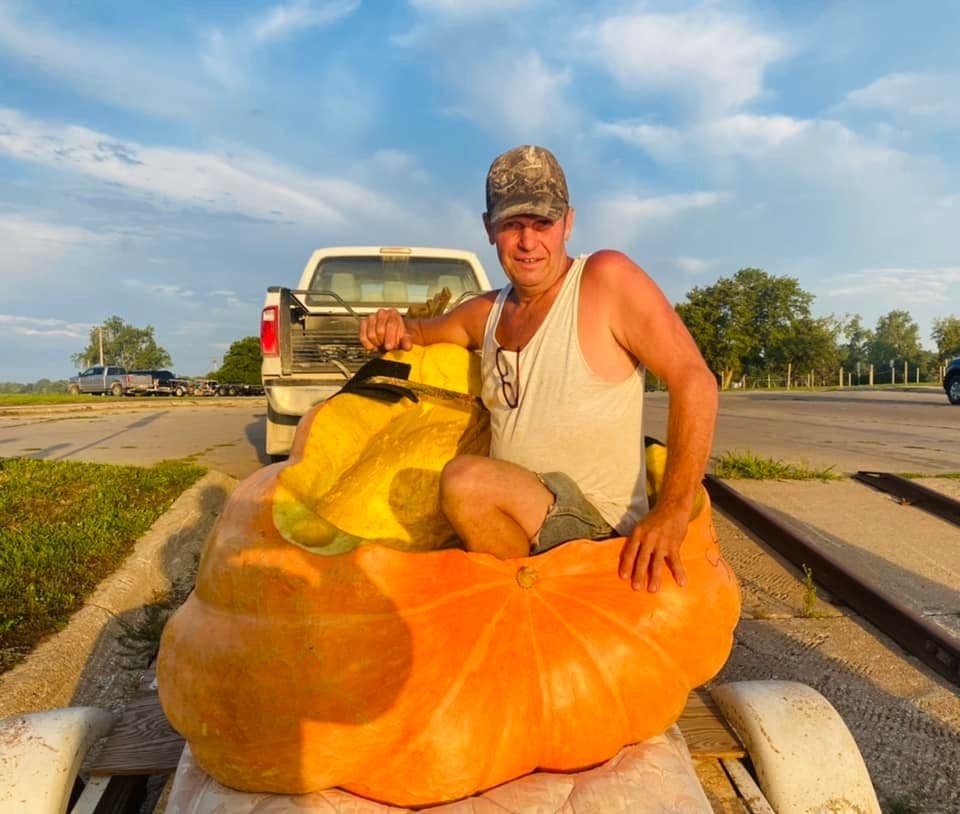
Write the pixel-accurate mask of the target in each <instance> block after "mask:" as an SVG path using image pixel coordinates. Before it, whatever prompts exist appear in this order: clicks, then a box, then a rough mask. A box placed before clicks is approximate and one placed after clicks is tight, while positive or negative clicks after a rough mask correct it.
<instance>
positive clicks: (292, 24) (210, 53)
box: [201, 0, 360, 87]
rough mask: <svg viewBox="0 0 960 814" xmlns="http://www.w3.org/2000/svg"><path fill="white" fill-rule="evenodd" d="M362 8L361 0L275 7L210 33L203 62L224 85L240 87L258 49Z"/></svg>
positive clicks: (338, 19) (339, 0)
mask: <svg viewBox="0 0 960 814" xmlns="http://www.w3.org/2000/svg"><path fill="white" fill-rule="evenodd" d="M359 7H360V0H328V2H326V3H318V2H308V1H307V0H298V1H297V2H293V3H286V4H280V5H276V6H272V7H271V8H268V9H266V10H264V11H262V12H260V13H259V14H256V15H254V16H252V17H249V18H248V19H246V20H243V21H242V22H241V23H240V24H239V25H237V26H236V27H235V28H234V29H233V30H230V31H225V30H224V29H223V28H214V29H212V30H211V31H210V32H209V33H208V34H207V38H206V39H207V41H206V45H205V48H204V50H203V53H202V56H201V59H202V61H203V65H204V67H205V68H206V69H207V71H208V72H209V73H210V74H212V75H213V76H214V77H215V78H216V79H217V80H218V81H220V82H221V83H223V84H225V85H228V86H233V87H239V86H242V85H243V84H244V83H245V81H246V72H247V69H248V64H247V63H248V60H249V59H250V57H251V56H252V55H253V54H254V53H255V52H256V51H257V50H259V49H262V48H265V47H268V46H271V45H275V44H276V43H279V42H283V41H285V40H287V39H289V38H291V37H294V36H296V35H298V34H301V33H303V32H305V31H310V30H313V29H318V28H326V27H327V26H331V25H333V24H335V23H337V22H339V21H340V20H343V19H344V18H346V17H349V16H350V15H351V14H353V12H354V11H356V10H357V9H358V8H359Z"/></svg>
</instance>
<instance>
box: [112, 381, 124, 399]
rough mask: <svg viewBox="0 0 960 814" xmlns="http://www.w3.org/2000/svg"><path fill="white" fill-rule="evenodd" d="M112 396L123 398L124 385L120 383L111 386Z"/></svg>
mask: <svg viewBox="0 0 960 814" xmlns="http://www.w3.org/2000/svg"><path fill="white" fill-rule="evenodd" d="M110 395H112V396H122V395H123V385H122V384H120V382H114V383H113V384H111V385H110Z"/></svg>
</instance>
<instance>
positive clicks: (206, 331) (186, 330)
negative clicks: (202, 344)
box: [171, 320, 223, 336]
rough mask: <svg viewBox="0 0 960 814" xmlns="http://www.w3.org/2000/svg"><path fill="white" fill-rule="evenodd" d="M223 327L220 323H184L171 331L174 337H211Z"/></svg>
mask: <svg viewBox="0 0 960 814" xmlns="http://www.w3.org/2000/svg"><path fill="white" fill-rule="evenodd" d="M222 327H223V326H222V325H221V324H220V323H219V322H206V321H200V320H197V321H193V322H182V323H181V324H180V327H178V328H175V329H174V330H173V331H171V335H172V336H211V335H212V334H214V333H216V332H217V331H218V330H220V329H221V328H222Z"/></svg>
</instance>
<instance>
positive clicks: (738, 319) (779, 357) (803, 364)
mask: <svg viewBox="0 0 960 814" xmlns="http://www.w3.org/2000/svg"><path fill="white" fill-rule="evenodd" d="M813 300H814V297H813V295H812V294H810V293H809V292H806V291H804V290H803V289H802V288H800V284H799V282H798V281H797V279H796V278H794V277H787V276H782V277H777V276H774V275H771V274H768V273H767V272H765V271H764V270H763V269H758V268H744V269H740V271H738V272H737V273H736V274H734V275H733V277H722V278H720V279H719V280H718V281H717V282H716V283H714V284H713V285H711V286H703V287H699V286H698V287H695V288H693V289H692V290H691V291H689V292H688V293H687V295H686V301H685V302H682V303H680V304H678V305H677V306H676V310H677V313H678V314H679V315H680V318H681V319H682V320H683V322H684V324H685V325H686V326H687V328H688V330H689V331H690V333H691V334H692V335H693V338H694V340H695V341H696V342H697V345H698V346H699V347H700V351H701V353H703V356H704V358H705V359H706V361H707V364H708V365H709V366H710V368H711V370H713V371H714V372H715V374H716V375H717V379H718V382H719V384H720V387H721V388H722V389H726V388H729V387H730V386H732V385H735V384H738V385H740V386H748V387H750V386H760V387H762V386H783V385H784V384H785V383H786V384H788V386H789V383H790V380H791V379H792V380H793V382H804V383H806V382H809V381H810V378H811V377H812V379H813V381H812V382H810V383H811V384H837V383H839V381H840V377H841V376H843V377H844V378H843V383H844V384H867V383H871V384H881V383H890V382H896V381H904V378H906V379H907V380H909V381H915V380H916V381H934V380H937V379H938V378H939V375H940V371H941V369H942V366H943V365H944V364H945V362H946V361H947V360H948V359H950V358H951V357H953V356H960V318H958V317H956V316H953V315H951V316H947V317H940V318H938V319H935V320H934V321H933V330H932V332H931V338H932V339H933V341H934V342H935V343H936V346H937V350H936V351H928V350H924V349H923V348H922V347H921V345H920V328H919V326H918V325H917V323H916V322H914V320H913V318H912V317H911V316H910V314H909V313H908V312H907V311H902V310H893V311H891V312H890V313H888V314H885V315H883V316H881V317H880V318H879V319H878V320H877V323H876V325H875V326H874V327H873V328H868V327H866V326H865V325H864V324H863V318H862V317H861V316H860V315H859V314H845V315H844V316H842V317H837V316H834V315H831V316H827V317H820V318H815V317H814V316H813V315H812V314H811V313H810V307H811V305H812V304H813ZM871 376H872V379H871Z"/></svg>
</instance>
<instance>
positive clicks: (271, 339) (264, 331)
mask: <svg viewBox="0 0 960 814" xmlns="http://www.w3.org/2000/svg"><path fill="white" fill-rule="evenodd" d="M279 315H280V313H279V308H278V307H277V306H276V305H268V306H267V307H266V308H264V309H263V312H262V313H261V314H260V352H261V353H262V354H263V355H264V356H279V355H280V343H279V341H278V338H277V323H278V322H279Z"/></svg>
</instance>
